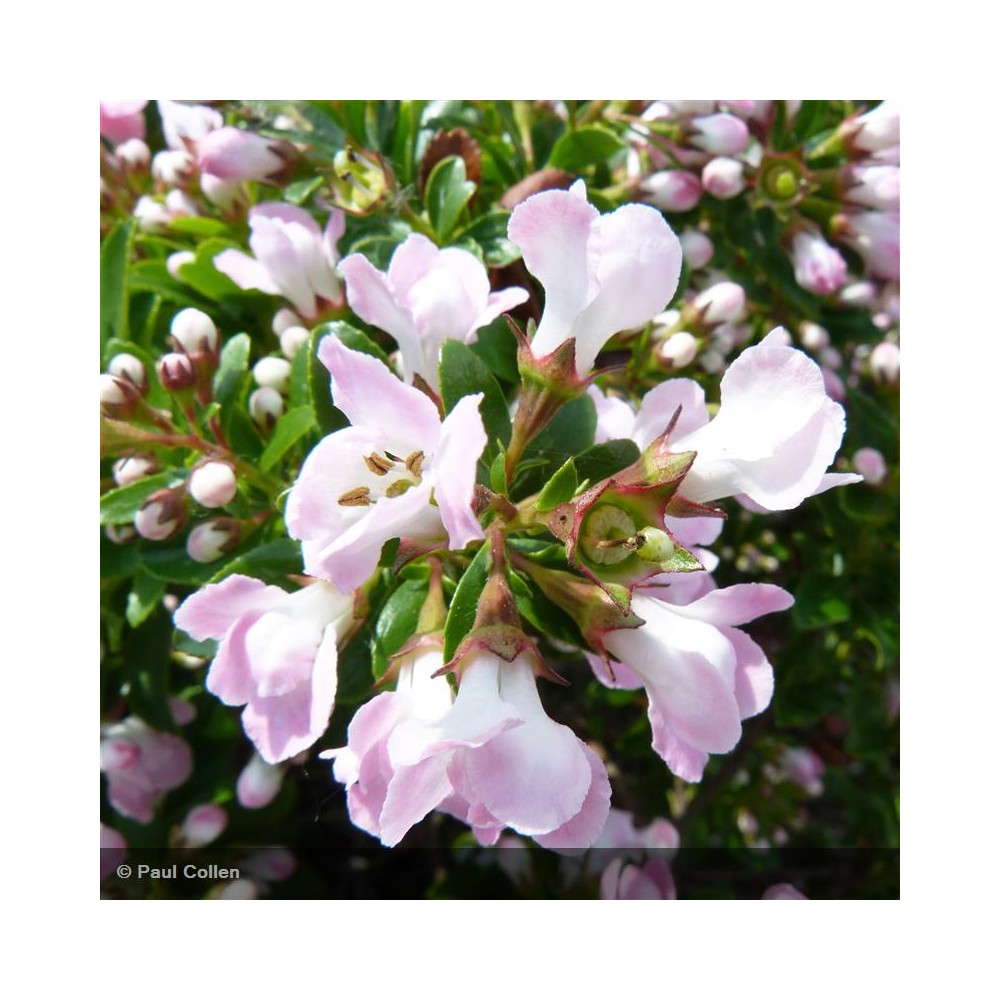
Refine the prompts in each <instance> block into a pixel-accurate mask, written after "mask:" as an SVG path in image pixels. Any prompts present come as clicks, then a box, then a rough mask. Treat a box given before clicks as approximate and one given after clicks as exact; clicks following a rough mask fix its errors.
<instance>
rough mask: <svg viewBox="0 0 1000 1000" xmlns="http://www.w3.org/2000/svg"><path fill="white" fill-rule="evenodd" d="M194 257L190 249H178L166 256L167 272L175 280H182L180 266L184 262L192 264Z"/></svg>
mask: <svg viewBox="0 0 1000 1000" xmlns="http://www.w3.org/2000/svg"><path fill="white" fill-rule="evenodd" d="M195 259H196V258H195V255H194V254H193V253H192V252H191V251H190V250H178V251H177V253H172V254H171V255H170V256H169V257H168V258H167V273H168V274H169V275H170V277H171V278H173V279H174V280H175V281H183V280H184V279H183V278H182V277H181V268H182V267H184V265H185V264H193V263H194V262H195Z"/></svg>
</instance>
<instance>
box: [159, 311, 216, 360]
mask: <svg viewBox="0 0 1000 1000" xmlns="http://www.w3.org/2000/svg"><path fill="white" fill-rule="evenodd" d="M170 335H171V336H172V337H173V338H174V340H175V341H176V342H177V344H178V345H179V347H180V349H181V350H182V351H184V353H185V354H197V353H198V352H199V351H215V350H216V348H217V347H218V346H219V331H218V330H217V329H216V328H215V323H214V322H213V320H212V317H211V316H209V315H208V314H207V313H203V312H202V311H201V310H200V309H182V310H181V311H180V312H179V313H178V314H177V315H176V316H175V317H174V318H173V321H172V322H171V324H170Z"/></svg>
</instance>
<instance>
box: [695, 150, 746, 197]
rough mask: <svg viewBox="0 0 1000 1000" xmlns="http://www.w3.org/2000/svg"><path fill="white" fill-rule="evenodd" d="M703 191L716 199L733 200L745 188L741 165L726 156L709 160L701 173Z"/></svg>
mask: <svg viewBox="0 0 1000 1000" xmlns="http://www.w3.org/2000/svg"><path fill="white" fill-rule="evenodd" d="M701 183H702V184H703V185H704V187H705V190H706V191H707V192H708V193H709V194H710V195H713V196H714V197H716V198H722V199H726V198H735V197H736V196H737V195H738V194H740V192H741V191H742V190H743V189H744V188H745V187H746V183H745V182H744V180H743V164H742V163H740V161H739V160H731V159H729V158H728V157H726V156H717V157H716V158H715V159H714V160H709V161H708V163H706V164H705V166H704V168H703V169H702V172H701Z"/></svg>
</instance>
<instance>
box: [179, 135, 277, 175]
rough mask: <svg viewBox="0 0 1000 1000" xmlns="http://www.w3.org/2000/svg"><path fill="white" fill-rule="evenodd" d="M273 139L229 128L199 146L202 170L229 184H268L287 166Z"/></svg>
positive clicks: (206, 137)
mask: <svg viewBox="0 0 1000 1000" xmlns="http://www.w3.org/2000/svg"><path fill="white" fill-rule="evenodd" d="M279 149H280V144H279V143H277V142H276V141H275V140H273V139H266V138H264V136H260V135H255V134H254V133H253V132H246V131H244V130H243V129H238V128H233V127H231V126H225V127H224V128H220V129H216V130H215V131H213V132H210V133H209V134H208V135H207V136H205V138H204V139H202V140H201V142H199V143H198V166H200V167H201V169H202V170H203V171H204V172H205V173H207V174H212V175H214V176H215V177H218V178H220V179H222V180H227V181H264V180H267V179H268V178H269V177H270V176H271V175H272V174H276V173H278V172H279V171H280V170H281V169H282V168H283V167H284V166H285V158H284V157H283V156H282V155H281V154H280V153H279V152H278V150H279Z"/></svg>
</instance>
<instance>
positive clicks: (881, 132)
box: [840, 101, 899, 153]
mask: <svg viewBox="0 0 1000 1000" xmlns="http://www.w3.org/2000/svg"><path fill="white" fill-rule="evenodd" d="M840 134H841V135H842V136H844V137H845V138H846V139H847V142H848V145H849V146H850V147H851V149H852V150H854V151H855V152H859V151H860V152H866V153H874V152H878V151H879V150H883V149H889V148H891V147H893V146H898V145H899V108H898V107H897V106H896V104H895V102H893V101H883V102H882V103H881V104H880V105H879V106H878V107H876V108H872V110H871V111H869V112H867V113H866V114H863V115H858V116H857V117H855V118H849V119H847V121H845V122H843V123H842V124H841V126H840Z"/></svg>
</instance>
